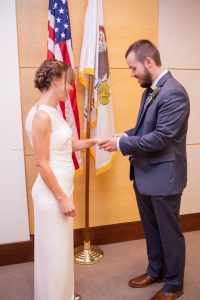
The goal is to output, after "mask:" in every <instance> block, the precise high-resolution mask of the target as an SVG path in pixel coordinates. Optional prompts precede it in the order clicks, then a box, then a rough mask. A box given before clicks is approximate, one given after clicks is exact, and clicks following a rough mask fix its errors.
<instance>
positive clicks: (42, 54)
mask: <svg viewBox="0 0 200 300" xmlns="http://www.w3.org/2000/svg"><path fill="white" fill-rule="evenodd" d="M16 9H17V27H18V47H19V65H20V67H37V66H39V64H40V63H41V62H42V61H43V60H44V59H45V58H46V55H47V18H48V0H28V1H26V0H16Z"/></svg>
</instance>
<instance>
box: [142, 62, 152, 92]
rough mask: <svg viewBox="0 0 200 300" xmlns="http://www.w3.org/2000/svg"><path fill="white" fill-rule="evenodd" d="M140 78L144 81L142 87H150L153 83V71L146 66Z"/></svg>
mask: <svg viewBox="0 0 200 300" xmlns="http://www.w3.org/2000/svg"><path fill="white" fill-rule="evenodd" d="M140 80H141V81H142V82H141V83H140V86H141V87H142V88H148V87H150V86H151V84H152V83H153V80H152V76H151V73H150V72H149V71H148V70H147V69H146V67H144V75H143V76H142V77H141V78H140Z"/></svg>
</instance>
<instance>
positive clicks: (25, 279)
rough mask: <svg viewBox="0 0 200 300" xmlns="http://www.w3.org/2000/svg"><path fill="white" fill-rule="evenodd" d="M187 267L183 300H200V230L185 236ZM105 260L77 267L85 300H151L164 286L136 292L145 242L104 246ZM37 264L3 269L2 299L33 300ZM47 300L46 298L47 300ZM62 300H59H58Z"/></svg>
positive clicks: (0, 281) (78, 284)
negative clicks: (133, 282) (131, 282)
mask: <svg viewBox="0 0 200 300" xmlns="http://www.w3.org/2000/svg"><path fill="white" fill-rule="evenodd" d="M185 238H186V247H187V251H186V268H185V286H184V290H185V292H184V295H183V296H182V297H181V298H180V299H181V300H199V299H200V254H199V253H200V250H199V249H200V231H193V232H188V233H185ZM101 248H102V249H103V251H104V259H103V260H102V261H101V262H100V263H98V264H95V265H89V266H85V265H84V266H83V265H77V264H75V290H76V292H77V293H79V294H81V296H82V300H134V299H135V300H149V299H150V298H151V297H152V296H153V295H154V294H155V293H156V292H157V291H158V290H159V289H161V288H162V286H163V283H155V284H153V285H151V286H149V287H146V288H142V289H135V288H131V287H129V286H128V284H127V283H128V281H129V280H130V279H131V278H132V277H135V276H137V275H140V274H142V273H144V272H145V269H146V265H147V258H146V245H145V240H137V241H130V242H123V243H116V244H109V245H103V246H101ZM33 269H34V266H33V263H32V262H31V263H23V264H16V265H9V266H2V267H0V300H33ZM44 300H46V299H44ZM55 300H59V299H55Z"/></svg>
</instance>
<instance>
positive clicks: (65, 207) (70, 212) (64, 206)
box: [60, 198, 76, 217]
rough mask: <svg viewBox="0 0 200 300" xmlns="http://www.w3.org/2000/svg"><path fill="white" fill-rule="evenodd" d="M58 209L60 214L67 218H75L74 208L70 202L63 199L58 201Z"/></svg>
mask: <svg viewBox="0 0 200 300" xmlns="http://www.w3.org/2000/svg"><path fill="white" fill-rule="evenodd" d="M60 209H61V212H62V213H63V214H64V215H65V216H67V217H75V216H76V208H75V205H74V203H73V201H72V200H69V199H68V198H67V199H64V200H62V201H60Z"/></svg>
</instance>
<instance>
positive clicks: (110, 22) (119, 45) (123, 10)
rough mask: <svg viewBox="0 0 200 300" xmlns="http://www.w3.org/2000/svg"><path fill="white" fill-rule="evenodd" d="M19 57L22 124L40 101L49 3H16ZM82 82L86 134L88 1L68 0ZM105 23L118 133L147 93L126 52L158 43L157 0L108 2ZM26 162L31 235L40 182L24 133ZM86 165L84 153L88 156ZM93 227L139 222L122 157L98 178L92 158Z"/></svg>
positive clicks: (77, 196)
mask: <svg viewBox="0 0 200 300" xmlns="http://www.w3.org/2000/svg"><path fill="white" fill-rule="evenodd" d="M16 3H17V22H18V40H19V59H20V67H21V68H20V81H21V103H22V119H23V124H24V121H25V118H26V115H27V112H28V110H29V109H30V107H31V106H33V105H34V103H35V102H36V101H37V100H38V98H39V92H38V91H37V90H36V89H34V84H33V79H34V75H35V71H36V68H37V67H38V66H39V65H40V64H41V62H42V61H43V60H44V59H45V58H46V45H47V9H48V1H47V0H42V1H41V0H29V1H25V0H16ZM68 3H69V11H70V20H71V30H72V40H73V48H74V58H75V66H76V69H75V71H76V78H77V101H78V108H79V114H80V124H81V136H83V107H84V89H83V87H82V86H81V85H80V83H79V81H78V65H79V58H80V51H81V43H82V35H83V24H84V15H85V11H86V6H87V0H81V1H80V0H68ZM103 5H104V19H105V29H106V34H107V44H108V54H109V62H110V74H111V75H110V80H111V89H112V99H113V109H114V116H115V124H116V131H123V130H126V129H129V128H131V127H132V126H134V124H135V122H136V116H137V112H138V108H139V103H140V97H141V94H142V89H141V88H140V87H139V86H138V83H137V82H136V81H135V80H134V79H133V78H131V76H130V70H129V69H128V68H127V66H126V62H125V59H124V54H125V51H126V50H127V48H128V47H129V45H130V44H131V43H132V42H134V40H136V39H140V38H148V39H151V40H152V41H153V42H154V43H157V33H158V27H157V23H158V0H149V1H148V5H147V1H146V0H125V1H124V2H123V7H122V2H121V0H116V1H111V0H104V1H103ZM24 144H25V162H26V176H27V190H28V203H29V216H30V227H31V233H33V232H34V224H33V207H32V202H31V201H32V200H31V188H32V184H33V182H34V180H35V178H36V169H35V166H34V158H33V156H32V149H31V147H30V145H29V142H28V140H27V137H26V135H25V133H24ZM83 160H84V161H85V152H83ZM90 177H91V182H90V225H91V226H100V225H106V224H116V223H124V222H131V221H136V220H139V215H138V210H137V206H136V201H135V196H134V193H133V189H132V183H131V182H130V181H129V178H128V177H129V162H128V159H127V158H126V157H123V156H122V155H121V154H118V158H117V159H116V160H115V162H114V163H113V165H112V167H111V169H110V170H109V171H108V172H106V173H104V174H102V175H100V176H98V177H96V176H95V171H94V162H93V159H91V174H90ZM84 191H85V174H84V173H83V175H81V176H79V177H77V178H75V190H74V201H75V204H76V207H77V217H76V218H75V220H74V227H75V228H81V227H83V226H84V209H85V204H84Z"/></svg>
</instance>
